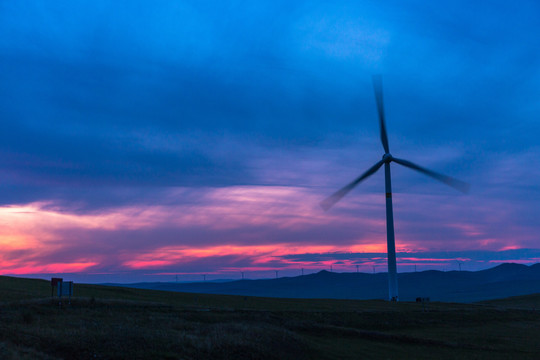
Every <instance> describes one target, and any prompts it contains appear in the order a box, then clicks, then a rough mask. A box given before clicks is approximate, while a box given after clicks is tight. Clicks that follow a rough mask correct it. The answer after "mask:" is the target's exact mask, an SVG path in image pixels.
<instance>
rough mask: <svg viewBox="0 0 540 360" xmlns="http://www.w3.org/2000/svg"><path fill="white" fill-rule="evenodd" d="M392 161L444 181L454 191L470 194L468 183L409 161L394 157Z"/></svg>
mask: <svg viewBox="0 0 540 360" xmlns="http://www.w3.org/2000/svg"><path fill="white" fill-rule="evenodd" d="M392 161H395V162H397V163H398V164H400V165H403V166H406V167H408V168H411V169H413V170H416V171H419V172H421V173H423V174H426V175H427V176H431V177H432V178H434V179H437V180H439V181H442V182H443V183H445V184H446V185H449V186H451V187H453V188H454V189H456V190H459V191H461V192H462V193H465V194H466V193H468V192H469V188H470V185H469V184H467V183H466V182H463V181H461V180H458V179H455V178H453V177H450V176H446V175H443V174H439V173H436V172H435V171H431V170H428V169H426V168H423V167H421V166H418V165H416V164H414V163H412V162H410V161H407V160H402V159H396V158H395V157H393V158H392Z"/></svg>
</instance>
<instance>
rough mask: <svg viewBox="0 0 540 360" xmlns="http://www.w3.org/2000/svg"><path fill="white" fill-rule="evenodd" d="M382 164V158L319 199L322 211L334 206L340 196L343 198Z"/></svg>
mask: <svg viewBox="0 0 540 360" xmlns="http://www.w3.org/2000/svg"><path fill="white" fill-rule="evenodd" d="M383 164H384V160H381V161H379V162H378V163H376V164H375V165H373V166H372V167H370V168H369V169H368V170H367V171H366V172H365V173H363V174H362V175H360V176H359V177H357V178H356V179H355V180H354V181H353V182H351V183H350V184H348V185H346V186H344V187H342V188H341V189H339V190H338V191H336V192H335V193H333V194H332V195H330V196H329V197H327V198H326V199H324V200H323V201H321V207H322V208H323V209H324V211H328V210H329V209H330V208H331V207H332V206H334V205H335V204H336V203H337V202H338V201H339V200H341V198H343V197H344V196H345V195H347V193H348V192H349V191H351V190H352V189H353V188H354V187H355V186H356V185H358V184H360V182H362V181H363V180H365V179H367V178H368V177H370V176H371V175H373V174H375V172H377V170H379V168H380V167H381V166H382V165H383Z"/></svg>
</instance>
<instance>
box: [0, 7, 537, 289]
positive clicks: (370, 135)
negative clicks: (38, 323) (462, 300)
mask: <svg viewBox="0 0 540 360" xmlns="http://www.w3.org/2000/svg"><path fill="white" fill-rule="evenodd" d="M539 16H540V5H539V4H538V2H537V1H532V0H531V1H527V0H523V1H520V2H519V3H509V2H507V1H475V2H470V1H455V0H452V1H438V2H435V3H433V2H426V1H407V2H402V1H362V2H358V1H322V0H314V1H301V0H299V1H294V2H291V1H264V0H261V1H247V0H245V1H233V0H231V1H195V0H194V1H187V0H185V1H159V2H150V1H137V0H129V1H127V0H126V1H114V2H111V1H104V0H92V1H82V0H81V1H68V0H59V1H54V2H50V1H35V0H32V1H30V0H28V1H25V0H18V1H2V2H0V140H1V141H0V249H1V250H0V274H2V275H17V276H31V277H42V278H47V277H48V276H58V275H63V276H64V278H65V279H72V280H76V281H85V282H135V281H176V279H179V280H180V281H191V280H200V279H201V278H202V275H206V276H207V279H211V278H214V279H217V278H240V277H241V274H242V272H243V273H244V274H245V277H247V278H264V277H274V276H275V274H276V273H275V272H276V271H278V272H279V275H280V276H295V275H299V274H300V273H301V271H302V269H304V270H303V271H305V273H310V272H315V271H320V270H323V269H325V270H329V269H330V267H332V270H333V271H339V272H346V271H362V272H373V271H375V272H382V271H386V227H385V224H386V222H385V221H386V220H385V197H384V175H383V171H379V172H378V173H377V174H375V175H374V176H372V177H370V178H369V179H367V180H366V181H365V182H363V183H361V184H360V185H359V186H358V187H357V188H356V189H355V190H354V191H352V192H351V193H350V194H349V195H348V196H347V197H346V198H344V199H343V200H342V201H341V202H340V203H338V204H337V205H336V206H335V207H334V208H332V209H331V210H330V211H328V212H324V211H323V210H322V209H321V207H320V202H321V201H322V200H323V199H324V198H326V197H327V196H328V195H330V194H332V193H333V192H334V191H335V190H337V189H339V188H340V187H342V186H344V185H346V184H347V183H349V182H350V181H352V180H353V179H354V178H355V177H357V176H358V175H360V174H361V173H363V172H364V171H365V170H367V169H368V168H369V167H371V166H372V165H373V164H374V163H375V162H377V161H379V160H380V159H381V157H382V155H383V153H384V150H383V148H382V145H381V143H380V137H379V127H378V126H379V125H378V117H377V110H376V105H375V98H374V95H373V86H372V83H371V79H372V76H373V75H374V74H381V75H382V79H383V85H384V101H385V112H386V121H387V123H386V126H387V129H388V137H389V143H390V149H391V152H392V154H393V155H394V156H396V157H399V158H404V159H407V160H410V161H413V162H415V163H417V164H420V165H422V166H425V167H427V168H429V169H432V170H434V171H437V172H440V173H444V174H448V175H451V176H453V177H456V178H458V179H460V180H462V181H465V182H467V183H469V184H470V185H471V187H470V192H469V193H468V194H466V195H464V194H461V193H459V192H457V191H455V190H454V189H452V188H450V187H448V186H445V185H444V184H442V183H440V182H437V181H435V180H433V179H431V178H428V177H425V176H423V175H422V174H419V173H417V172H414V171H411V170H410V169H407V168H404V167H402V166H400V165H398V164H395V163H394V164H392V186H393V193H394V197H393V201H394V220H395V229H396V248H397V252H398V254H397V255H398V272H408V271H414V270H415V269H417V270H419V271H421V270H429V269H438V270H445V271H449V270H458V269H459V268H461V269H462V270H480V269H485V268H489V267H492V266H495V265H497V264H500V263H502V262H518V263H523V264H533V263H536V262H539V261H540V243H539V236H538V234H539V233H540V221H538V214H539V213H540V201H539V199H540V185H539V180H540V168H539V167H538V159H539V158H540V146H539V145H538V140H537V139H538V137H539V135H540V125H539V124H540V122H539V120H540V119H539V115H540V101H539V99H540V66H539V64H540V37H538V34H539V33H540V24H539V23H538V18H539Z"/></svg>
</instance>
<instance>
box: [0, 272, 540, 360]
mask: <svg viewBox="0 0 540 360" xmlns="http://www.w3.org/2000/svg"><path fill="white" fill-rule="evenodd" d="M74 292H75V296H74V297H73V298H72V299H71V303H70V304H68V301H67V299H63V300H62V303H61V304H60V303H59V300H58V298H51V296H50V295H51V287H50V283H49V282H48V281H45V280H36V279H23V278H13V277H5V276H0V359H540V312H539V309H540V294H537V295H530V296H522V297H516V298H508V299H501V300H494V301H486V302H483V303H477V304H456V303H429V304H427V306H425V305H422V304H420V303H407V302H400V303H390V302H386V301H382V300H372V301H360V300H326V299H278V298H257V297H244V296H229V295H204V294H191V293H174V292H165V291H152V290H140V289H131V288H120V287H108V286H98V285H85V284H75V287H74Z"/></svg>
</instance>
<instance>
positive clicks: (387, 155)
mask: <svg viewBox="0 0 540 360" xmlns="http://www.w3.org/2000/svg"><path fill="white" fill-rule="evenodd" d="M382 159H383V160H384V162H385V163H389V162H390V161H392V159H393V158H392V155H391V154H384V155H383V157H382Z"/></svg>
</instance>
